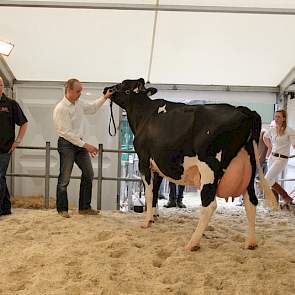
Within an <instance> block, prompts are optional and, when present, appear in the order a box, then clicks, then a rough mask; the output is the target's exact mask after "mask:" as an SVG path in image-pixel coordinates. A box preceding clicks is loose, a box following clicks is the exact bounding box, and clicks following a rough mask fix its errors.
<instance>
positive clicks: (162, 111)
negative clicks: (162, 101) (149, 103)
mask: <svg viewBox="0 0 295 295" xmlns="http://www.w3.org/2000/svg"><path fill="white" fill-rule="evenodd" d="M166 112H167V111H166V105H163V106H162V107H159V108H158V114H160V113H166Z"/></svg>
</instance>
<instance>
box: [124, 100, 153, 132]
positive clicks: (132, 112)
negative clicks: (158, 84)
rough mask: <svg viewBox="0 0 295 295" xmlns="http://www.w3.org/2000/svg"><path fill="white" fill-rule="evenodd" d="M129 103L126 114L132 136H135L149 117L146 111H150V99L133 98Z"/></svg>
mask: <svg viewBox="0 0 295 295" xmlns="http://www.w3.org/2000/svg"><path fill="white" fill-rule="evenodd" d="M130 102H131V103H130V104H129V107H128V108H127V109H126V112H127V117H128V122H129V125H130V128H131V130H132V132H133V134H134V135H136V134H137V133H138V132H139V131H140V130H141V128H142V126H143V125H144V122H145V120H146V118H147V116H150V114H149V112H148V110H150V109H151V108H150V104H151V99H150V98H149V97H148V96H146V95H142V96H140V97H138V96H133V97H131V101H130Z"/></svg>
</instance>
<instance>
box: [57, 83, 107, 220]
mask: <svg viewBox="0 0 295 295" xmlns="http://www.w3.org/2000/svg"><path fill="white" fill-rule="evenodd" d="M81 92H82V85H81V83H80V81H79V80H77V79H70V80H68V81H67V83H66V87H65V96H64V97H63V99H62V100H61V101H60V102H59V103H58V104H57V105H56V107H55V109H54V111H53V122H54V125H55V128H56V131H57V134H58V135H59V138H58V153H59V156H60V173H59V176H58V182H57V190H56V209H57V211H58V213H59V214H60V215H61V216H62V217H65V218H69V217H70V215H69V213H68V195H67V187H68V184H69V182H70V177H71V173H72V169H73V165H74V163H76V164H77V165H78V167H79V168H80V169H81V171H82V175H81V184H80V193H79V213H80V214H90V215H94V214H98V212H97V211H95V210H93V209H91V206H90V203H91V192H92V180H93V175H94V173H93V168H92V164H91V159H90V156H89V154H90V155H91V156H95V155H96V154H97V151H98V150H97V148H96V147H95V146H93V145H91V144H88V143H86V142H85V141H83V136H84V129H85V122H84V114H94V113H96V112H97V110H98V109H99V108H100V107H101V106H102V105H103V104H104V103H105V102H106V100H107V99H108V98H109V97H110V96H111V95H112V92H111V90H108V91H107V93H106V94H105V95H102V96H101V97H100V98H98V99H97V100H95V101H94V102H92V103H85V102H83V101H80V100H79V98H80V96H81Z"/></svg>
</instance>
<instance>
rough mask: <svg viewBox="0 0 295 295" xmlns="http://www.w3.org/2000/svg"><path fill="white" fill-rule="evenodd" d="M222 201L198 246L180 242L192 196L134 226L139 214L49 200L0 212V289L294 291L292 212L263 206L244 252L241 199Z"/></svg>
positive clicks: (34, 293)
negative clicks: (65, 210) (145, 225)
mask: <svg viewBox="0 0 295 295" xmlns="http://www.w3.org/2000/svg"><path fill="white" fill-rule="evenodd" d="M184 201H185V200H184ZM218 203H219V206H218V209H217V211H216V213H215V215H214V216H213V218H212V220H211V223H210V226H209V227H208V229H207V231H206V233H205V234H206V237H204V238H203V240H202V244H201V249H200V250H199V251H197V252H186V251H185V250H184V246H185V244H186V243H187V242H188V241H189V239H190V237H191V234H192V233H193V231H194V230H195V227H196V224H197V221H198V216H199V212H200V206H199V205H198V203H197V201H196V203H195V205H194V206H189V207H188V209H164V208H161V206H160V208H161V209H160V214H161V218H160V220H159V221H158V222H157V224H155V225H154V226H153V227H152V228H151V229H148V230H145V229H142V228H140V225H141V224H142V222H143V218H144V213H143V214H140V213H120V212H111V211H103V212H102V213H101V215H99V216H82V215H79V214H78V213H77V212H76V211H75V210H72V211H70V213H71V214H72V218H70V219H64V218H61V217H60V216H59V215H58V214H57V213H56V211H55V210H54V209H49V210H36V209H14V210H13V214H12V215H11V216H0V294H1V295H25V294H26V295H41V294H42V295H43V294H44V295H45V294H48V295H49V294H52V295H53V294H54V295H55V294H60V295H63V294H66V295H78V294H81V295H92V294H93V295H98V294H99V295H100V294H115V295H116V294H157V295H159V294H178V295H185V294H206V295H210V294H249V295H250V294H251V295H254V294H255V295H259V294H263V295H268V294H272V295H278V294H282V295H283V294H284V295H288V294H290V295H291V294H295V216H294V214H293V213H288V212H271V211H269V210H267V209H264V208H263V207H262V206H261V205H260V206H259V208H258V212H257V230H256V233H257V239H258V243H259V247H258V248H257V249H256V250H254V251H250V250H244V249H243V243H244V240H245V233H246V229H247V220H246V215H245V211H244V208H243V207H236V206H234V205H233V204H231V203H225V201H224V200H220V201H218ZM162 204H163V203H162Z"/></svg>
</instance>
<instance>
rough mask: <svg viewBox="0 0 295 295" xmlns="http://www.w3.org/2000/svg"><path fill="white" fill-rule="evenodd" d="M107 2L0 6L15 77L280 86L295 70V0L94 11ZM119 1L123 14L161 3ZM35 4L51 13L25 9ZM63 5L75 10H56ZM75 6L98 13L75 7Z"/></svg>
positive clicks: (165, 1) (1, 34)
mask: <svg viewBox="0 0 295 295" xmlns="http://www.w3.org/2000/svg"><path fill="white" fill-rule="evenodd" d="M8 2H10V3H18V4H20V6H22V7H9V6H8V5H5V3H6V4H7V3H8ZM103 2H104V3H105V2H106V1H84V2H78V1H62V2H59V1H54V2H48V1H38V2H36V1H0V16H1V17H0V39H4V40H8V41H11V42H13V43H14V44H15V48H14V49H13V51H12V53H11V55H10V56H9V57H7V58H6V62H7V64H8V65H9V67H10V68H11V70H12V72H13V73H14V75H15V77H16V78H17V79H18V80H29V81H36V80H37V81H64V80H67V79H68V78H70V77H73V76H74V77H77V78H79V79H80V80H82V81H88V82H98V81H99V82H117V81H121V80H123V79H125V78H138V77H144V78H145V79H149V80H150V82H151V83H169V84H214V85H241V86H245V85H250V86H277V85H278V84H279V83H280V82H281V81H282V80H283V79H284V78H285V76H286V75H287V74H288V72H289V71H290V70H291V69H292V68H293V66H294V65H295V54H294V53H295V37H294V30H293V29H294V28H295V3H294V2H295V1H293V0H289V1H287V0H285V1H277V0H273V1H271V0H268V1H266V0H265V1H254V0H252V1H242V0H235V1H225V0H224V1H221V0H219V1H218V0H216V1H209V0H206V1H205V0H203V1H189V0H187V1H185V0H183V1H181V5H179V6H178V7H179V8H185V9H188V8H189V7H191V8H192V10H193V12H187V11H171V10H172V9H170V10H169V7H170V8H171V7H172V6H173V7H177V5H178V4H179V2H180V1H172V0H160V1H159V5H160V6H159V8H160V9H159V11H158V13H156V12H155V11H153V10H152V9H151V10H148V9H146V10H145V9H137V10H136V9H135V10H134V9H130V10H125V9H100V8H99V7H98V6H97V7H96V8H95V4H97V3H98V4H99V3H100V4H101V3H103ZM122 2H124V3H123V4H122V5H123V6H122V7H124V5H125V8H126V6H128V5H130V7H131V6H132V5H134V7H136V5H138V6H137V7H138V8H144V5H154V6H155V5H156V4H157V3H156V2H157V1H152V0H151V1H144V3H142V2H139V1H135V0H130V1H123V0H122V1H108V3H107V4H108V5H112V4H115V3H122ZM32 3H35V4H36V3H37V4H38V5H36V6H42V3H43V4H46V5H47V7H25V5H28V4H32ZM65 3H68V6H71V5H72V7H73V8H65V7H63V8H61V7H59V6H62V5H63V4H65ZM75 3H76V4H77V3H80V4H81V3H82V4H83V3H86V4H87V3H88V4H92V6H93V7H92V9H86V7H85V6H84V8H79V9H77V8H75ZM1 4H2V6H1ZM53 4H55V6H56V7H55V8H52V7H50V6H52V5H53ZM141 5H142V6H141ZM169 5H170V6H169ZM202 5H206V6H207V7H208V6H209V7H210V6H211V7H217V8H218V7H219V8H226V7H228V8H230V9H229V11H231V10H232V11H233V6H234V7H236V8H240V13H230V12H227V13H224V12H197V11H196V10H197V9H196V8H198V7H199V8H202ZM49 7H50V8H49ZM147 7H148V6H147ZM161 7H162V8H165V7H166V8H167V10H166V11H164V10H165V9H162V10H161ZM242 8H251V9H252V10H253V13H245V11H243V9H242ZM255 9H259V11H260V12H261V13H255ZM268 9H269V11H268ZM209 10H210V9H209ZM263 12H265V13H263ZM289 12H290V13H289ZM156 15H157V17H156V18H155V16H156ZM155 19H156V26H155V31H153V30H154V22H155ZM153 36H154V39H153ZM153 40H154V42H153ZM152 49H153V51H152ZM152 53H153V54H152ZM151 54H152V55H151ZM151 56H152V58H151Z"/></svg>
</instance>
